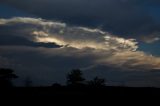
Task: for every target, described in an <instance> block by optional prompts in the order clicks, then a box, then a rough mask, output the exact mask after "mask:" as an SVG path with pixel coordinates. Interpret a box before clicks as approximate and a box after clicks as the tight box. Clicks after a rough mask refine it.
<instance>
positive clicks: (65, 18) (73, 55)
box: [0, 0, 160, 87]
mask: <svg viewBox="0 0 160 106" xmlns="http://www.w3.org/2000/svg"><path fill="white" fill-rule="evenodd" d="M159 7H160V1H159V0H141V1H140V0H27V1H26V0H12V1H11V0H1V1H0V67H2V68H12V69H14V70H15V73H16V74H17V75H18V76H19V78H18V79H17V80H16V81H15V84H16V85H17V86H23V85H24V82H25V79H26V78H28V77H29V78H30V79H31V80H32V81H33V85H35V86H46V85H51V84H53V83H61V84H65V82H66V75H67V73H68V72H70V70H72V69H77V68H78V69H81V70H82V71H83V73H84V76H85V78H86V79H88V80H89V79H92V78H94V77H96V76H98V77H101V78H105V79H106V80H107V83H108V84H110V85H123V86H138V87H141V86H150V87H152V86H154V87H160V47H159V45H160V20H159V18H160V13H159V11H160V8H159Z"/></svg>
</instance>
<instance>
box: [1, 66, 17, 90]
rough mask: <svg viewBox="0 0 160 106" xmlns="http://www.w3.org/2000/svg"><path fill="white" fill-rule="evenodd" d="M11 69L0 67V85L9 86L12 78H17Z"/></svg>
mask: <svg viewBox="0 0 160 106" xmlns="http://www.w3.org/2000/svg"><path fill="white" fill-rule="evenodd" d="M13 72H14V71H13V70H12V69H4V68H1V69H0V87H11V86H12V82H11V80H12V79H14V78H18V76H16V75H15V74H13Z"/></svg>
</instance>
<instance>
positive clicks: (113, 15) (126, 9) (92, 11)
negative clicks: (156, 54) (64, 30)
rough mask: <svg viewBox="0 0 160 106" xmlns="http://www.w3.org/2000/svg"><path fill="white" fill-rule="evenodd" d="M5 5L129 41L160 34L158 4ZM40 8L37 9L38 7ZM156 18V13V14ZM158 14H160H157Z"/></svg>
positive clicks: (65, 0)
mask: <svg viewBox="0 0 160 106" xmlns="http://www.w3.org/2000/svg"><path fill="white" fill-rule="evenodd" d="M3 2H4V3H6V4H8V5H12V6H15V7H16V8H17V9H21V10H24V11H26V12H28V13H32V14H35V15H37V16H38V17H42V18H45V19H50V20H52V19H54V20H60V21H63V22H67V23H69V24H71V25H79V26H89V27H94V28H97V27H100V28H102V29H104V30H106V31H108V32H111V33H113V34H116V35H119V36H121V37H125V38H130V37H132V38H138V37H139V36H140V35H144V36H146V37H147V35H151V34H153V33H155V32H159V30H160V23H159V22H158V20H155V17H156V16H157V15H156V16H155V15H153V14H152V10H154V8H156V7H158V6H159V5H160V2H159V1H158V0H145V1H144V0H142V1H139V0H101V1H99V0H28V1H20V0H12V1H10V0H4V1H3ZM33 4H34V5H36V6H34V5H33ZM155 14H156V13H155ZM157 14H158V12H157Z"/></svg>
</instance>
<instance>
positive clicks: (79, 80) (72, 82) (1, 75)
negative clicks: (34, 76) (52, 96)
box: [0, 68, 106, 87]
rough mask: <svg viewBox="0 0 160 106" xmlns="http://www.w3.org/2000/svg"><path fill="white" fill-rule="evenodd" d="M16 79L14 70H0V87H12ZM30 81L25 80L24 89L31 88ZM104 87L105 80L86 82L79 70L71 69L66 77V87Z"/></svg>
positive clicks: (54, 85) (98, 79)
mask: <svg viewBox="0 0 160 106" xmlns="http://www.w3.org/2000/svg"><path fill="white" fill-rule="evenodd" d="M16 78H18V76H17V75H16V74H14V70H12V69H5V68H1V69H0V87H14V85H13V84H12V80H13V79H16ZM31 82H32V81H31V80H30V79H26V81H25V85H26V87H31ZM105 85H106V82H105V79H103V78H98V77H95V78H94V79H92V80H89V81H87V80H86V79H85V78H84V77H83V73H82V71H81V70H80V69H73V70H72V71H71V72H69V73H68V74H67V76H66V86H69V87H84V86H90V87H104V86H105ZM51 86H52V87H60V86H61V85H60V84H58V83H54V84H53V85H51Z"/></svg>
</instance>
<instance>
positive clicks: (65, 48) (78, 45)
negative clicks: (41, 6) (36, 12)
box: [0, 17, 160, 80]
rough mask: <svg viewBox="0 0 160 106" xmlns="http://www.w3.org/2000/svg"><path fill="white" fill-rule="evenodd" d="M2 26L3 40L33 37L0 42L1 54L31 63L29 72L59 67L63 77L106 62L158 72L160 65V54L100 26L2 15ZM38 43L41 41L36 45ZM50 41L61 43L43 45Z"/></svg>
mask: <svg viewBox="0 0 160 106" xmlns="http://www.w3.org/2000/svg"><path fill="white" fill-rule="evenodd" d="M0 28H1V30H0V33H1V34H0V38H2V39H0V41H1V40H2V41H3V40H4V38H3V37H2V36H4V35H7V37H8V39H9V38H10V37H15V38H23V39H19V40H22V41H24V39H25V40H27V42H29V41H30V42H29V43H30V44H27V45H26V44H25V45H24V44H23V42H22V41H17V42H21V43H19V44H16V45H15V44H14V43H15V41H12V43H11V42H9V41H7V40H6V42H5V44H3V45H2V44H1V45H0V51H1V52H0V56H1V57H3V58H9V59H10V58H12V59H14V60H15V61H16V63H17V64H18V67H20V68H19V69H21V70H29V69H28V67H32V68H31V69H30V70H31V72H28V73H32V74H33V73H37V71H36V72H33V71H34V70H41V71H40V72H41V73H45V71H42V69H43V70H47V72H46V73H50V72H51V70H52V69H55V70H57V71H53V73H54V74H58V75H59V76H61V77H62V75H61V73H66V72H67V71H66V70H70V69H72V68H82V69H84V70H90V69H95V68H96V67H98V66H105V67H114V68H118V69H119V70H123V71H132V72H135V71H143V72H148V71H149V72H150V71H151V72H152V71H154V72H155V71H158V70H159V69H160V58H159V57H155V56H152V55H151V54H147V53H145V52H143V51H138V50H137V48H138V42H137V41H136V40H135V39H125V38H121V37H118V36H116V35H113V34H111V33H108V32H106V31H102V30H100V29H91V28H86V27H79V26H70V25H67V24H65V23H61V22H56V21H50V20H44V19H41V18H29V17H15V18H10V19H0ZM6 39H7V38H6ZM7 43H9V44H11V45H7ZM35 43H41V45H39V46H35V45H34V44H35ZM48 43H49V44H53V45H58V46H56V47H55V46H53V47H50V48H48V47H45V46H43V45H44V44H48ZM0 59H1V58H0ZM8 61H10V60H8ZM19 64H20V65H19ZM62 65H63V68H62ZM106 70H107V69H106ZM104 71H105V69H104ZM26 72H27V71H26ZM33 75H35V74H33ZM43 75H44V74H40V76H41V78H42V77H43V78H44V79H47V74H46V76H43ZM63 75H64V74H63ZM50 77H51V76H50ZM50 77H49V78H48V80H49V79H50ZM37 79H40V78H37ZM50 80H51V79H50Z"/></svg>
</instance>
